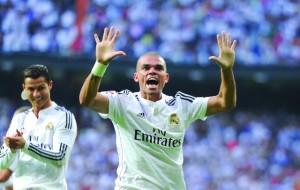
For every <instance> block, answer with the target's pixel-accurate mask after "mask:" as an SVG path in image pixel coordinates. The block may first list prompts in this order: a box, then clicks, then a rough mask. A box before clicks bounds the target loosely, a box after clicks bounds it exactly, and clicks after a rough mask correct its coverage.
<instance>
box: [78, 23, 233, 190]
mask: <svg viewBox="0 0 300 190" xmlns="http://www.w3.org/2000/svg"><path fill="white" fill-rule="evenodd" d="M119 33H120V31H119V30H117V31H116V32H115V29H114V27H111V28H110V29H108V28H105V29H104V33H103V36H102V39H99V38H98V36H97V34H95V35H94V37H95V41H96V63H95V65H94V67H93V68H92V71H91V73H90V74H89V75H88V77H87V78H86V80H85V81H84V83H83V86H82V88H81V91H80V95H79V101H80V104H81V105H84V106H86V107H88V108H90V109H92V110H95V111H96V112H99V113H100V115H101V116H102V117H104V118H109V119H111V121H112V122H113V124H114V129H115V132H116V138H117V139H116V142H117V150H118V155H119V166H118V169H117V175H118V176H117V179H116V181H115V189H139V190H158V189H178V190H179V189H180V190H184V189H186V184H185V181H184V174H183V168H182V165H183V152H182V147H183V140H184V135H185V131H186V130H187V129H188V127H189V126H190V124H191V123H192V122H194V121H195V120H197V119H202V120H205V119H206V118H207V116H210V115H213V114H217V113H220V112H224V111H228V110H231V109H233V108H235V106H236V99H237V96H236V85H235V79H234V74H233V65H234V61H235V51H234V49H235V46H236V41H235V40H234V41H233V42H232V41H231V36H230V34H226V33H225V32H222V34H221V35H217V43H218V47H219V56H218V57H216V56H210V57H209V59H210V60H212V61H215V62H216V63H217V64H218V65H219V67H220V74H221V85H220V89H219V93H218V94H217V95H215V96H210V97H194V96H192V95H188V94H185V93H183V92H180V91H179V92H177V93H176V94H175V95H174V96H169V95H166V94H164V93H163V92H162V91H163V88H164V86H165V84H166V83H167V82H168V81H169V74H168V73H167V66H166V62H165V60H164V59H163V58H162V57H161V56H160V55H159V54H157V53H155V52H149V53H146V54H144V55H142V56H141V57H140V58H139V59H138V61H137V65H136V72H135V73H134V75H133V79H134V81H135V82H136V83H138V84H139V87H140V91H139V92H131V91H130V90H123V91H121V92H114V91H110V92H101V93H98V90H99V87H100V83H101V80H102V78H103V76H104V73H105V70H106V68H107V67H108V66H109V64H111V63H110V62H111V61H112V60H113V59H114V58H115V57H117V56H125V55H126V54H125V52H123V51H115V50H114V43H115V42H116V40H117V38H118V36H119ZM199 88H201V86H199Z"/></svg>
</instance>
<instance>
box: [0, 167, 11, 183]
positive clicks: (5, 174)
mask: <svg viewBox="0 0 300 190" xmlns="http://www.w3.org/2000/svg"><path fill="white" fill-rule="evenodd" d="M11 174H12V171H10V169H4V170H1V171H0V183H3V182H5V181H6V180H8V179H9V177H10V176H11Z"/></svg>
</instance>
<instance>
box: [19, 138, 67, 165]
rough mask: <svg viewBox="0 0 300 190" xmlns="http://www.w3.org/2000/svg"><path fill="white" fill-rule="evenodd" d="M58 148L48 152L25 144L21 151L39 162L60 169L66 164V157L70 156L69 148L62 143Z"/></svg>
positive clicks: (30, 144)
mask: <svg viewBox="0 0 300 190" xmlns="http://www.w3.org/2000/svg"><path fill="white" fill-rule="evenodd" d="M59 147H60V148H59V149H54V150H51V151H49V150H45V149H43V148H41V147H39V146H37V145H34V144H32V143H26V145H25V146H24V148H23V149H22V151H23V152H24V153H25V154H27V155H29V156H31V157H33V158H35V159H37V160H39V161H41V162H44V163H47V164H51V165H53V166H56V167H61V166H63V165H65V164H66V160H67V156H69V154H70V147H68V145H66V144H63V143H61V144H60V146H59Z"/></svg>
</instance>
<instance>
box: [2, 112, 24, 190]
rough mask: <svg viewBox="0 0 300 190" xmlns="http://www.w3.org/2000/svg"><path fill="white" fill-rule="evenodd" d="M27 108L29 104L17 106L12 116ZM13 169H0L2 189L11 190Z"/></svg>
mask: <svg viewBox="0 0 300 190" xmlns="http://www.w3.org/2000/svg"><path fill="white" fill-rule="evenodd" d="M28 109H30V106H22V107H19V108H18V109H16V111H15V112H14V115H13V116H15V115H17V114H19V113H22V112H24V111H26V110H28ZM13 170H14V168H13V166H11V167H9V168H7V169H4V170H0V187H2V190H13V181H12V176H11V175H12V173H13Z"/></svg>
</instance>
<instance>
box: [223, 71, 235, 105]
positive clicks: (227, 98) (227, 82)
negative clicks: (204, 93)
mask: <svg viewBox="0 0 300 190" xmlns="http://www.w3.org/2000/svg"><path fill="white" fill-rule="evenodd" d="M219 97H221V98H222V107H224V108H225V109H226V110H229V109H233V108H234V107H235V106H236V99H237V98H236V97H237V96H236V84H235V79H234V74H233V70H232V68H230V69H221V87H220V91H219Z"/></svg>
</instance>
